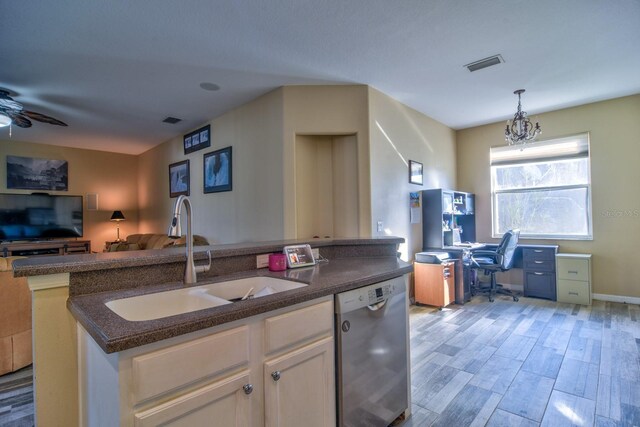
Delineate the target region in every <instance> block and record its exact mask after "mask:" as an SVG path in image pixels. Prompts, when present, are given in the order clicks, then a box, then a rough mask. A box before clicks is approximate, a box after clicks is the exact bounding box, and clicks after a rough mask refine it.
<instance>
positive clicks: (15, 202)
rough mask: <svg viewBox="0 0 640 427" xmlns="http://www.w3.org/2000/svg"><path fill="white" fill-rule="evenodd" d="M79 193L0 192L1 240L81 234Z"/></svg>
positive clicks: (78, 235)
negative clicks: (63, 194) (69, 194)
mask: <svg viewBox="0 0 640 427" xmlns="http://www.w3.org/2000/svg"><path fill="white" fill-rule="evenodd" d="M82 208H83V206H82V196H58V195H48V194H0V240H2V241H10V240H46V239H55V238H64V237H82Z"/></svg>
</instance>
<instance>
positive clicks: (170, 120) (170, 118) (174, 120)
mask: <svg viewBox="0 0 640 427" xmlns="http://www.w3.org/2000/svg"><path fill="white" fill-rule="evenodd" d="M181 121H182V119H178V118H175V117H171V116H169V117H167V118H166V119H164V120H163V121H162V123H170V124H172V125H175V124H176V123H178V122H181Z"/></svg>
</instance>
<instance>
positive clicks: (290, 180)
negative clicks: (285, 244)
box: [282, 85, 371, 238]
mask: <svg viewBox="0 0 640 427" xmlns="http://www.w3.org/2000/svg"><path fill="white" fill-rule="evenodd" d="M282 91H283V93H284V125H283V129H284V130H283V139H284V152H283V159H284V163H283V165H284V171H283V172H284V175H283V179H284V181H283V185H282V188H283V197H284V212H283V213H284V226H285V230H284V237H285V238H295V237H296V198H295V191H296V190H295V189H296V187H295V176H296V172H295V171H296V169H295V168H296V164H295V145H296V135H355V137H356V138H357V151H358V153H357V157H358V213H359V221H358V222H359V228H360V230H359V235H360V236H361V237H368V236H370V235H371V200H370V191H371V190H370V180H369V167H370V166H369V144H368V140H369V128H368V121H367V114H368V112H367V86H361V85H358V86H348V85H347V86H285V87H283V88H282ZM312 191H318V188H315V189H313V190H312Z"/></svg>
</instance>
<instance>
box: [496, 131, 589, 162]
mask: <svg viewBox="0 0 640 427" xmlns="http://www.w3.org/2000/svg"><path fill="white" fill-rule="evenodd" d="M580 157H589V133H582V134H579V135H572V136H567V137H563V138H554V139H550V140H546V141H540V142H533V143H530V144H526V145H524V146H512V145H511V146H510V145H501V146H498V147H491V151H490V154H489V158H490V162H491V166H497V165H514V164H519V163H530V162H537V161H553V160H560V159H569V158H580Z"/></svg>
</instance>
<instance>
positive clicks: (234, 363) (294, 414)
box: [78, 296, 335, 427]
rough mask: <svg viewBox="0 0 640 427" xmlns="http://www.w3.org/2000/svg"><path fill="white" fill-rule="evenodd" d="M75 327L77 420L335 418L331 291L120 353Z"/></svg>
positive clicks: (322, 422) (311, 421)
mask: <svg viewBox="0 0 640 427" xmlns="http://www.w3.org/2000/svg"><path fill="white" fill-rule="evenodd" d="M78 330H79V360H80V375H79V377H80V393H81V405H80V406H81V424H82V425H85V426H98V425H99V426H142V427H147V426H158V425H162V426H196V425H212V423H213V425H221V426H222V425H224V426H293V425H300V424H299V423H300V420H304V422H305V425H317V426H334V425H335V380H334V341H333V296H327V297H324V298H320V299H317V300H314V301H309V302H306V303H302V304H298V305H296V306H293V307H288V308H286V309H280V310H276V311H273V312H269V313H264V314H261V315H257V316H253V317H250V318H247V319H242V320H239V321H235V322H231V323H228V324H225V325H219V326H216V327H213V328H209V329H206V330H203V331H198V332H194V333H190V334H187V335H184V336H179V337H174V338H170V339H167V340H163V341H159V342H156V343H152V344H147V345H144V346H141V347H136V348H133V349H130V350H125V351H122V352H120V353H111V354H106V353H104V352H103V351H102V350H101V349H100V348H99V346H98V345H97V344H96V343H95V341H94V340H93V339H92V338H91V337H90V336H89V335H88V333H87V332H86V331H84V329H82V327H80V326H78Z"/></svg>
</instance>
